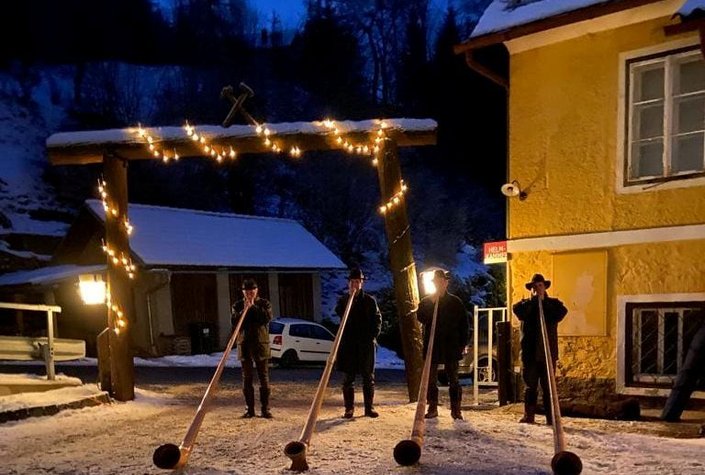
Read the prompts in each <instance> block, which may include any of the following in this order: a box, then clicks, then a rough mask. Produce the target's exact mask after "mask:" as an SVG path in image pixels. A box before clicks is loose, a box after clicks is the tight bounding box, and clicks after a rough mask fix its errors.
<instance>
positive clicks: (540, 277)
mask: <svg viewBox="0 0 705 475" xmlns="http://www.w3.org/2000/svg"><path fill="white" fill-rule="evenodd" d="M537 282H543V285H544V287H546V288H549V287H550V286H551V281H550V280H546V279H544V278H543V275H541V274H534V276H533V277H532V278H531V282H527V283H526V290H531V289H533V288H534V284H536V283H537Z"/></svg>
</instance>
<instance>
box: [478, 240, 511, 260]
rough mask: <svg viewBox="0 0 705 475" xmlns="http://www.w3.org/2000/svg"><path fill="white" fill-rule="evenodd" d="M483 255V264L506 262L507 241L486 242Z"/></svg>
mask: <svg viewBox="0 0 705 475" xmlns="http://www.w3.org/2000/svg"><path fill="white" fill-rule="evenodd" d="M483 255H484V260H483V262H484V263H485V264H498V263H501V262H507V241H496V242H486V243H485V246H484V253H483Z"/></svg>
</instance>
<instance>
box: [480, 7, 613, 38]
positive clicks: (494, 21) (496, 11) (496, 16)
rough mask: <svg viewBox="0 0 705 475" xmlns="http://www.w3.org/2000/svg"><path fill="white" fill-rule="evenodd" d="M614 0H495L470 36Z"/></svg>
mask: <svg viewBox="0 0 705 475" xmlns="http://www.w3.org/2000/svg"><path fill="white" fill-rule="evenodd" d="M613 1H614V0H494V1H493V2H492V3H491V4H490V5H489V6H488V7H487V9H485V12H484V13H483V14H482V17H481V18H480V21H479V22H477V26H476V27H475V29H474V30H473V32H472V34H471V35H470V38H475V37H478V36H483V35H487V34H489V33H494V32H498V31H503V30H509V29H511V28H514V27H516V26H520V25H525V24H527V23H531V22H534V21H538V20H543V19H545V18H549V17H552V16H556V15H560V14H563V13H568V12H572V11H574V10H579V9H581V8H586V7H590V6H593V5H597V4H599V3H609V2H613Z"/></svg>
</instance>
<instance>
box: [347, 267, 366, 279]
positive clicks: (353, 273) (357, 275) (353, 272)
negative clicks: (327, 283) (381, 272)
mask: <svg viewBox="0 0 705 475" xmlns="http://www.w3.org/2000/svg"><path fill="white" fill-rule="evenodd" d="M353 279H358V280H365V274H363V273H362V271H361V270H360V269H359V268H358V267H353V268H352V269H350V274H349V275H348V280H353Z"/></svg>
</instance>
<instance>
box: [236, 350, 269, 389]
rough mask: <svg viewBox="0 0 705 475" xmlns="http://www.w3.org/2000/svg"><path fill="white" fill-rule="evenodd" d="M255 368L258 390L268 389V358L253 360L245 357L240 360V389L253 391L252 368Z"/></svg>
mask: <svg viewBox="0 0 705 475" xmlns="http://www.w3.org/2000/svg"><path fill="white" fill-rule="evenodd" d="M255 366H256V368H257V379H259V387H260V391H263V390H266V391H269V360H267V359H264V360H254V363H253V360H252V358H245V359H244V360H242V389H243V391H245V392H254V390H255V388H254V385H253V376H254V375H253V369H254V367H255Z"/></svg>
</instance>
